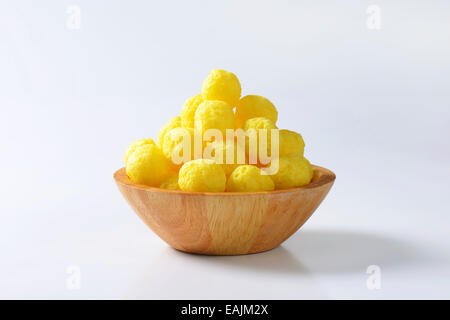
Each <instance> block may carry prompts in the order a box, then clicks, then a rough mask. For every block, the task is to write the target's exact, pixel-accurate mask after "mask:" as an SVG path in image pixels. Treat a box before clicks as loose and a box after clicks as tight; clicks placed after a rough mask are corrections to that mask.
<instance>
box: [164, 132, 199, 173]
mask: <svg viewBox="0 0 450 320" xmlns="http://www.w3.org/2000/svg"><path fill="white" fill-rule="evenodd" d="M189 141H190V151H191V154H190V157H189V158H188V160H187V161H190V160H192V159H193V158H194V129H192V128H182V127H178V128H174V129H172V130H170V131H169V132H167V133H166V135H165V136H164V141H163V143H162V152H163V153H164V155H165V156H166V157H167V159H169V160H170V161H171V162H172V163H173V164H175V165H176V166H180V165H181V164H182V163H184V162H187V161H182V158H183V157H184V155H185V152H188V151H187V150H189V149H187V148H189ZM185 149H186V150H185ZM187 156H189V155H187ZM176 157H179V158H180V159H177V158H176ZM176 161H180V163H175V162H176Z"/></svg>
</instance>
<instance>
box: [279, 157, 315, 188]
mask: <svg viewBox="0 0 450 320" xmlns="http://www.w3.org/2000/svg"><path fill="white" fill-rule="evenodd" d="M312 177H313V169H312V167H311V164H310V163H309V161H308V160H307V159H306V158H304V157H302V158H300V157H298V156H286V157H281V158H280V163H279V168H278V172H277V173H276V174H274V175H271V178H272V180H273V182H274V183H275V189H288V188H294V187H300V186H304V185H307V184H308V183H310V182H311V179H312Z"/></svg>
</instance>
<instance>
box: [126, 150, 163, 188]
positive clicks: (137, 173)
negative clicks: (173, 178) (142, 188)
mask: <svg viewBox="0 0 450 320" xmlns="http://www.w3.org/2000/svg"><path fill="white" fill-rule="evenodd" d="M126 172H127V175H128V177H129V178H130V180H131V181H133V182H136V183H140V184H146V185H149V186H152V187H159V186H160V184H161V182H163V181H164V179H166V178H167V176H168V175H169V174H170V172H171V167H170V163H169V161H168V160H167V158H166V157H165V156H164V154H163V153H162V152H161V150H159V148H158V147H157V146H156V145H154V144H146V145H143V146H141V147H138V148H136V150H135V151H134V152H133V153H132V154H131V155H130V156H129V157H128V161H127V166H126Z"/></svg>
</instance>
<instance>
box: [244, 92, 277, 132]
mask: <svg viewBox="0 0 450 320" xmlns="http://www.w3.org/2000/svg"><path fill="white" fill-rule="evenodd" d="M257 117H264V118H267V119H269V120H271V121H272V122H273V123H274V124H276V123H277V119H278V111H277V109H276V108H275V106H274V105H273V104H272V102H270V101H269V100H268V99H266V98H264V97H262V96H257V95H248V96H245V97H242V99H241V100H239V102H238V104H237V106H236V128H242V127H243V126H244V124H245V121H247V119H251V118H257Z"/></svg>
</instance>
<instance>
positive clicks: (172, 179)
mask: <svg viewBox="0 0 450 320" xmlns="http://www.w3.org/2000/svg"><path fill="white" fill-rule="evenodd" d="M159 187H160V188H161V189H169V190H180V186H178V173H172V174H170V175H169V176H168V177H167V178H166V179H165V180H164V181H163V182H162V183H161V185H160V186H159Z"/></svg>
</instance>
